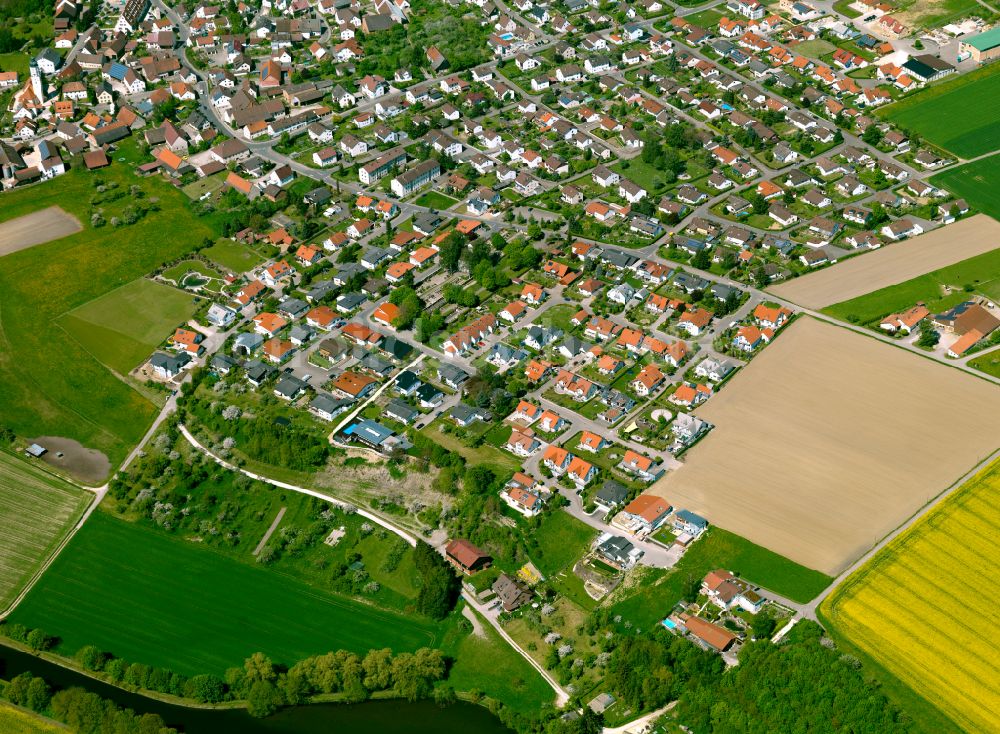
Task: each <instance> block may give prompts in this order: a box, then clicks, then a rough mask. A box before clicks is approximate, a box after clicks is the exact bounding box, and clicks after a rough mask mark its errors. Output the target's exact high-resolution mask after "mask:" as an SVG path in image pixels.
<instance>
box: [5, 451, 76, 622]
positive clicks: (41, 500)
mask: <svg viewBox="0 0 1000 734" xmlns="http://www.w3.org/2000/svg"><path fill="white" fill-rule="evenodd" d="M19 463H20V460H19V459H16V458H14V457H8V456H2V455H0V468H2V469H3V472H2V473H0V569H2V571H3V573H2V574H0V605H5V604H6V603H7V602H8V601H9V600H10V599H11V598H13V596H14V595H15V594H16V592H17V591H19V590H20V588H21V584H22V583H23V581H24V579H25V578H26V577H27V576H29V575H30V574H31V573H33V572H34V570H35V567H36V566H37V564H38V563H40V562H42V561H43V560H45V557H46V556H47V555H48V553H49V551H50V549H51V548H52V547H53V545H54V544H55V543H56V542H57V541H58V540H59V539H60V538H61V537H62V536H63V530H64V529H65V528H67V527H68V525H69V523H70V521H71V520H72V519H73V518H75V517H76V516H77V515H78V514H79V513H80V512H82V511H83V508H84V507H85V506H86V504H87V501H88V499H89V497H88V495H87V494H86V493H85V492H83V491H82V490H79V494H78V495H76V496H74V494H73V493H72V492H71V491H67V489H68V488H69V487H70V485H68V484H67V485H65V488H63V487H61V486H59V485H60V484H61V480H59V479H56V478H54V477H49V476H48V475H46V474H44V472H41V470H39V469H35V468H33V467H30V466H28V465H25V466H20V465H19Z"/></svg>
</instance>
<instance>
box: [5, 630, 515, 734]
mask: <svg viewBox="0 0 1000 734" xmlns="http://www.w3.org/2000/svg"><path fill="white" fill-rule="evenodd" d="M25 671H28V672H31V673H33V674H34V675H38V676H41V677H43V678H45V679H46V680H47V681H48V682H49V683H50V684H51V685H52V686H53V687H54V688H69V687H71V686H78V687H80V688H86V689H87V690H88V691H91V692H93V693H96V694H98V695H100V696H101V697H103V698H107V699H111V700H112V701H114V702H115V703H117V704H118V705H119V706H121V707H122V708H130V709H132V710H133V711H137V712H139V713H147V712H148V713H154V714H159V715H160V716H161V717H163V720H164V721H166V722H167V724H168V725H169V726H172V727H175V728H176V729H178V730H179V731H183V732H185V734H339V733H340V732H343V733H344V734H349V733H353V732H373V733H374V732H378V734H449V732H461V733H462V734H510V730H509V729H507V728H506V727H505V726H504V725H503V724H502V723H500V720H499V719H497V718H496V717H495V716H493V715H492V714H490V712H489V711H487V710H486V709H485V708H483V707H482V706H476V705H474V704H471V703H464V702H461V701H459V702H457V703H455V704H452V705H451V706H447V707H444V708H441V707H439V706H437V705H436V704H435V703H433V702H432V701H418V702H416V703H409V702H407V701H397V700H389V701H368V702H365V703H360V704H332V703H321V704H312V705H308V706H293V707H289V708H286V709H283V710H281V711H279V712H278V713H277V714H275V715H274V716H270V717H268V718H266V719H254V718H253V717H251V716H250V715H248V714H247V713H246V712H245V711H244V710H243V709H198V708H188V707H186V706H176V705H173V704H169V703H164V702H162V701H158V700H156V699H152V698H146V697H145V696H140V695H139V694H136V693H129V692H128V691H123V690H122V689H120V688H116V687H114V686H111V685H108V684H106V683H102V682H101V681H98V680H94V679H93V678H90V677H88V676H85V675H81V674H80V673H77V672H75V671H73V670H69V669H67V668H63V667H61V666H59V665H56V664H54V663H50V662H48V661H46V660H42V659H40V658H37V657H35V656H34V655H29V654H28V653H25V652H21V651H20V650H15V649H13V648H9V647H5V646H3V645H0V678H5V679H7V680H9V679H10V678H12V677H13V676H15V675H18V674H20V673H23V672H25Z"/></svg>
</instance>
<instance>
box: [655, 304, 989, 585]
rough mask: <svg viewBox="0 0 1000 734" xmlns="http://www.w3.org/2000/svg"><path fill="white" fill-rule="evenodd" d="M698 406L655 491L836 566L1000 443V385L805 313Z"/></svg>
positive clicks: (780, 549)
mask: <svg viewBox="0 0 1000 734" xmlns="http://www.w3.org/2000/svg"><path fill="white" fill-rule="evenodd" d="M697 414H698V415H699V416H700V417H702V418H705V419H707V420H709V421H710V422H711V423H713V424H714V425H715V426H716V427H715V428H714V429H713V431H712V432H711V433H710V434H709V435H708V436H707V437H706V438H704V439H703V440H702V442H701V443H700V444H698V446H696V447H695V448H693V449H692V450H691V451H690V453H688V454H687V456H686V457H685V463H684V466H683V467H682V468H680V469H678V470H677V471H673V472H670V473H669V474H668V475H667V476H666V477H664V478H663V479H662V480H660V481H659V482H658V483H657V484H656V485H654V487H653V490H652V491H653V492H654V494H658V495H660V496H663V497H665V498H667V499H668V500H669V501H670V502H671V503H672V504H674V505H675V506H676V507H682V508H687V509H690V510H693V511H694V512H697V513H700V514H704V515H705V517H707V518H708V519H709V521H711V522H713V523H715V524H717V525H720V526H721V527H724V528H726V529H727V530H731V531H733V532H735V533H739V534H740V535H743V536H744V537H746V538H748V539H750V540H752V541H753V542H755V543H758V544H760V545H763V546H765V547H767V548H770V549H771V550H773V551H775V552H777V553H781V554H782V555H784V556H787V557H788V558H791V559H792V560H795V561H797V562H799V563H801V564H803V565H805V566H808V567H810V568H814V569H817V570H819V571H823V572H825V573H828V574H831V575H836V574H837V572H839V571H840V570H842V569H843V568H845V567H846V566H847V565H848V564H849V563H850V562H851V561H853V560H854V559H856V558H857V557H858V556H860V555H861V554H862V553H864V552H865V551H866V550H867V549H868V548H870V547H871V546H872V545H873V544H874V543H876V542H877V541H878V540H879V539H881V538H882V537H884V536H885V535H886V534H888V533H889V532H890V531H892V530H893V529H894V528H896V527H897V526H898V525H900V524H901V523H902V522H903V521H904V520H905V519H906V518H908V517H910V516H911V515H912V514H913V513H914V512H916V511H917V510H918V509H919V508H920V507H921V506H922V505H923V504H924V503H926V502H927V501H929V500H930V499H931V498H932V497H934V496H935V495H937V494H939V493H940V492H942V491H943V490H944V489H946V488H947V487H948V486H949V485H950V484H952V483H953V482H954V481H955V480H956V479H957V478H958V477H960V476H962V474H963V473H964V472H966V471H967V470H968V469H969V468H970V467H972V466H974V465H975V464H976V463H977V462H979V461H980V460H981V459H983V458H984V457H985V456H987V455H989V454H990V453H991V452H992V451H993V450H994V449H996V448H997V446H998V445H1000V390H998V389H997V388H996V387H995V386H993V385H990V384H989V383H987V382H985V381H983V380H979V379H977V378H975V377H972V376H970V375H968V374H965V373H962V372H959V371H958V370H955V369H951V368H949V367H946V366H944V365H940V364H937V363H935V362H933V361H931V360H929V359H923V358H921V357H919V356H917V355H914V354H910V353H908V352H905V351H903V350H901V349H896V348H894V347H892V346H889V345H886V344H882V343H880V342H878V341H876V340H874V339H870V338H868V337H865V336H862V335H860V334H856V333H853V332H850V331H848V330H846V329H841V328H838V327H836V326H831V325H829V324H824V323H821V322H819V321H816V320H814V319H811V318H808V317H807V318H803V319H799V320H798V321H796V322H795V323H793V324H792V325H791V326H790V327H788V331H787V333H783V334H782V335H781V336H780V337H779V338H778V339H777V340H776V341H775V342H774V344H772V345H771V346H769V347H767V349H765V350H764V352H763V353H762V354H761V355H759V356H758V357H756V358H755V359H754V360H753V361H752V362H751V363H750V365H748V366H747V367H745V368H744V369H743V370H742V371H741V372H740V373H739V374H738V375H736V377H734V378H733V380H732V381H731V382H730V383H729V384H728V385H727V386H726V388H725V389H724V390H722V391H721V392H720V393H719V394H718V395H716V396H715V397H713V398H712V399H711V400H709V401H708V403H706V404H705V405H704V407H702V408H700V409H699V410H698V411H697Z"/></svg>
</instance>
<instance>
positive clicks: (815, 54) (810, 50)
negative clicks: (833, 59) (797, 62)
mask: <svg viewBox="0 0 1000 734" xmlns="http://www.w3.org/2000/svg"><path fill="white" fill-rule="evenodd" d="M836 50H837V47H836V46H834V45H833V44H832V43H830V42H829V41H824V40H823V39H821V38H817V39H816V40H815V41H803V42H802V43H799V44H796V45H795V53H798V54H801V55H802V56H808V57H809V58H813V59H818V58H819V57H820V56H826V55H827V54H832V53H833V52H834V51H836Z"/></svg>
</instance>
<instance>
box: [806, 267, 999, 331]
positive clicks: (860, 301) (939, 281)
mask: <svg viewBox="0 0 1000 734" xmlns="http://www.w3.org/2000/svg"><path fill="white" fill-rule="evenodd" d="M944 286H951V288H952V291H951V292H950V293H945V292H944V290H943V288H944ZM966 286H970V287H971V290H969V291H966V290H965V289H966ZM976 293H980V294H982V295H984V296H987V297H988V298H992V299H994V300H996V299H998V298H1000V248H998V249H996V250H993V251H991V252H987V253H984V254H982V255H977V256H976V257H970V258H969V259H968V260H962V261H961V262H957V263H955V264H954V265H949V266H948V267H945V268H941V269H940V270H933V271H931V272H930V273H926V274H924V275H920V276H918V277H916V278H912V279H911V280H907V281H904V282H902V283H897V284H896V285H891V286H889V287H887V288H881V289H879V290H877V291H873V292H872V293H868V294H866V295H863V296H858V297H857V298H852V299H850V300H849V301H843V302H841V303H836V304H834V305H832V306H828V307H827V308H824V309H823V312H824V313H827V314H829V315H830V316H834V317H836V318H838V319H843V320H845V321H852V322H854V323H858V324H865V325H868V324H874V323H875V322H876V321H879V320H881V319H882V317H883V316H885V315H886V314H889V313H894V312H898V311H902V310H903V309H907V308H910V307H911V306H913V305H914V304H915V303H917V301H923V302H924V303H925V304H926V305H927V308H929V309H930V310H931V311H932V312H940V311H943V310H946V309H948V308H950V307H952V306H954V305H956V304H958V303H961V302H962V301H964V300H967V299H968V298H969V297H970V296H972V295H973V294H976ZM876 326H877V324H876Z"/></svg>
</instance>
